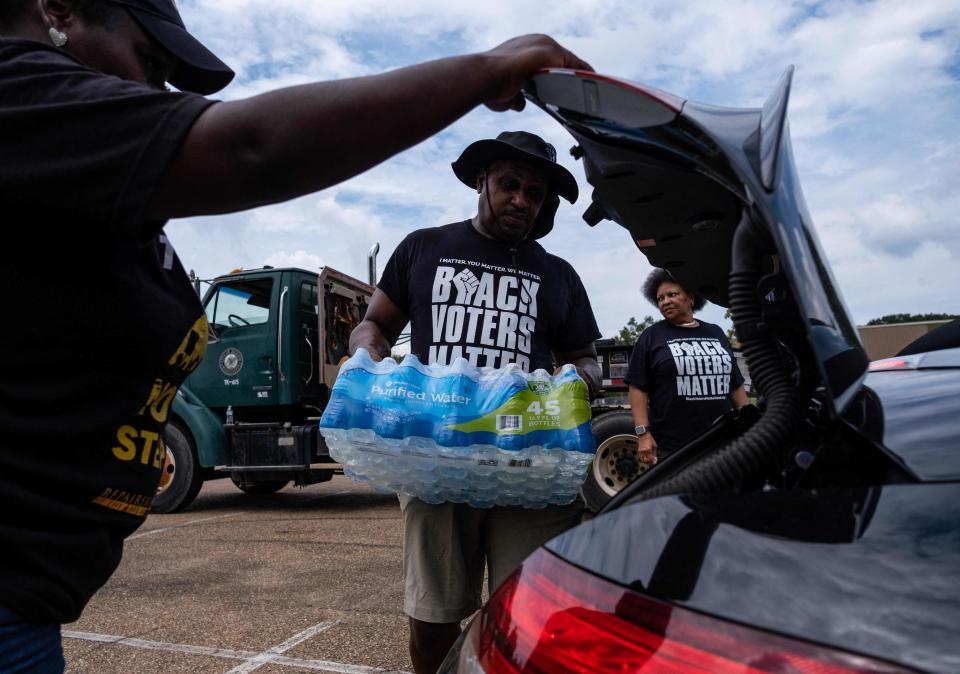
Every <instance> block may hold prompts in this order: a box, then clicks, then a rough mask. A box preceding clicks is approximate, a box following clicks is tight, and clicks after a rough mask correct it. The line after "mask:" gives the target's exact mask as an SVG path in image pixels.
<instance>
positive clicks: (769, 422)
mask: <svg viewBox="0 0 960 674" xmlns="http://www.w3.org/2000/svg"><path fill="white" fill-rule="evenodd" d="M761 270H762V266H761V255H760V252H759V250H758V248H757V245H756V242H755V241H754V239H753V233H752V232H751V231H750V228H749V226H748V222H747V221H746V219H745V220H744V221H742V222H741V223H740V226H739V227H737V231H736V233H735V234H734V238H733V260H732V264H731V272H730V311H731V313H732V314H733V321H734V325H735V326H736V329H737V334H738V335H740V336H741V341H742V346H743V352H744V355H745V356H746V359H747V367H748V368H749V370H750V377H751V380H752V381H753V382H754V383H755V384H756V386H757V388H758V389H759V391H760V393H761V394H762V395H763V396H764V398H765V400H766V410H765V412H764V414H763V416H762V417H761V418H760V420H759V421H757V422H756V423H755V424H754V425H753V426H752V427H751V428H750V429H749V430H748V431H747V432H746V433H744V434H743V435H742V436H740V437H739V438H736V439H735V440H733V441H731V442H730V443H729V444H727V445H726V446H724V447H723V448H722V449H719V450H717V451H715V452H711V453H710V454H707V455H705V456H703V457H701V458H700V459H698V460H697V461H696V462H694V463H692V464H691V465H689V466H688V467H687V468H686V469H685V470H683V471H682V472H680V473H678V474H677V475H674V476H672V477H669V478H667V479H666V480H664V481H663V482H659V483H654V484H652V485H650V486H649V487H647V488H646V489H643V490H642V491H640V492H639V493H638V494H635V495H632V498H631V500H634V499H639V500H644V499H648V498H654V497H657V496H667V495H671V494H697V495H699V494H711V493H716V492H720V491H729V490H735V489H737V488H738V487H739V486H740V485H741V484H742V483H743V481H744V480H745V479H746V478H748V477H753V476H756V475H758V474H760V472H761V471H765V470H767V469H769V468H771V467H773V466H775V465H776V462H777V459H778V457H779V456H781V454H782V451H783V448H784V447H786V446H787V445H788V444H789V443H790V442H791V440H792V439H793V438H794V436H795V429H796V428H797V426H798V424H799V423H800V419H801V410H800V405H799V396H798V395H797V390H796V388H795V386H794V384H793V382H792V381H791V377H790V375H789V373H788V371H787V368H786V366H785V365H784V363H783V360H782V358H781V356H780V353H779V350H778V347H777V344H776V342H775V340H774V339H773V338H772V337H771V336H770V335H769V334H767V333H766V332H765V331H764V330H762V329H760V324H761V321H762V313H761V308H760V299H759V297H758V296H757V284H758V283H759V281H760V279H761V277H762V276H763V273H762V271H761ZM651 477H652V475H651Z"/></svg>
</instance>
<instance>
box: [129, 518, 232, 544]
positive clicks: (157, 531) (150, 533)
mask: <svg viewBox="0 0 960 674" xmlns="http://www.w3.org/2000/svg"><path fill="white" fill-rule="evenodd" d="M242 514H243V513H242V512H239V513H229V514H228V515H217V516H216V517H201V518H200V519H198V520H189V521H187V522H181V523H180V524H174V525H172V526H169V527H161V528H160V529H150V530H149V531H141V532H140V533H139V534H134V535H133V536H128V537H127V542H129V541H132V540H135V539H137V538H143V537H144V536H153V535H154V534H162V533H163V532H164V531H170V530H171V529H179V528H180V527H189V526H190V525H191V524H199V523H200V522H209V521H211V520H222V519H224V518H227V517H236V516H237V515H242Z"/></svg>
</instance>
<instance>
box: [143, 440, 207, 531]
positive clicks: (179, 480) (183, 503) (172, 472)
mask: <svg viewBox="0 0 960 674" xmlns="http://www.w3.org/2000/svg"><path fill="white" fill-rule="evenodd" d="M163 444H164V446H165V447H166V450H167V451H166V456H165V457H164V460H163V468H162V469H161V472H160V484H159V485H158V486H157V495H156V496H155V497H154V499H153V505H152V506H151V508H150V510H151V511H152V512H155V513H175V512H177V511H180V510H183V509H184V508H186V507H187V506H188V505H190V504H191V503H192V502H193V499H194V498H196V496H197V493H198V492H199V491H200V487H201V486H203V475H202V474H201V472H200V466H199V461H198V460H197V450H196V447H194V445H193V438H192V437H190V433H189V431H187V430H186V429H185V428H184V427H183V426H182V425H180V423H179V422H176V421H171V422H170V423H168V424H167V428H166V430H164V432H163Z"/></svg>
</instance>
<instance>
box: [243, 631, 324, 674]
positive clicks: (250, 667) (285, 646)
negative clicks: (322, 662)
mask: <svg viewBox="0 0 960 674" xmlns="http://www.w3.org/2000/svg"><path fill="white" fill-rule="evenodd" d="M339 623H340V621H339V620H329V621H327V622H322V623H317V624H316V625H314V626H313V627H308V628H307V629H305V630H304V631H302V632H300V633H299V634H295V635H294V636H292V637H290V638H289V639H287V640H286V641H284V642H283V643H282V644H277V645H276V646H274V647H273V648H268V649H267V650H266V651H265V652H264V653H261V654H260V655H257V656H255V657H252V658H250V659H249V660H247V661H246V662H245V663H243V664H242V665H237V666H236V667H234V668H233V669H231V670H230V671H229V672H227V674H249V673H250V672H252V671H254V670H255V669H260V668H261V667H263V666H264V665H265V664H267V663H268V662H273V660H274V658H276V656H278V655H280V654H282V653H286V652H287V651H289V650H290V649H291V648H293V647H294V646H297V645H299V644H301V643H303V642H304V641H306V640H307V639H309V638H310V637H312V636H313V635H315V634H320V632H322V631H324V630H326V629H329V628H331V627H333V626H334V625H337V624H339Z"/></svg>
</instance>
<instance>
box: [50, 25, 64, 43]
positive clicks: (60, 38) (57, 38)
mask: <svg viewBox="0 0 960 674" xmlns="http://www.w3.org/2000/svg"><path fill="white" fill-rule="evenodd" d="M48 32H49V33H50V41H51V42H52V43H53V46H54V47H62V46H63V45H65V44H67V34H66V33H64V32H63V31H59V30H57V29H56V28H52V27H51V28H50V30H49V31H48Z"/></svg>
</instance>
